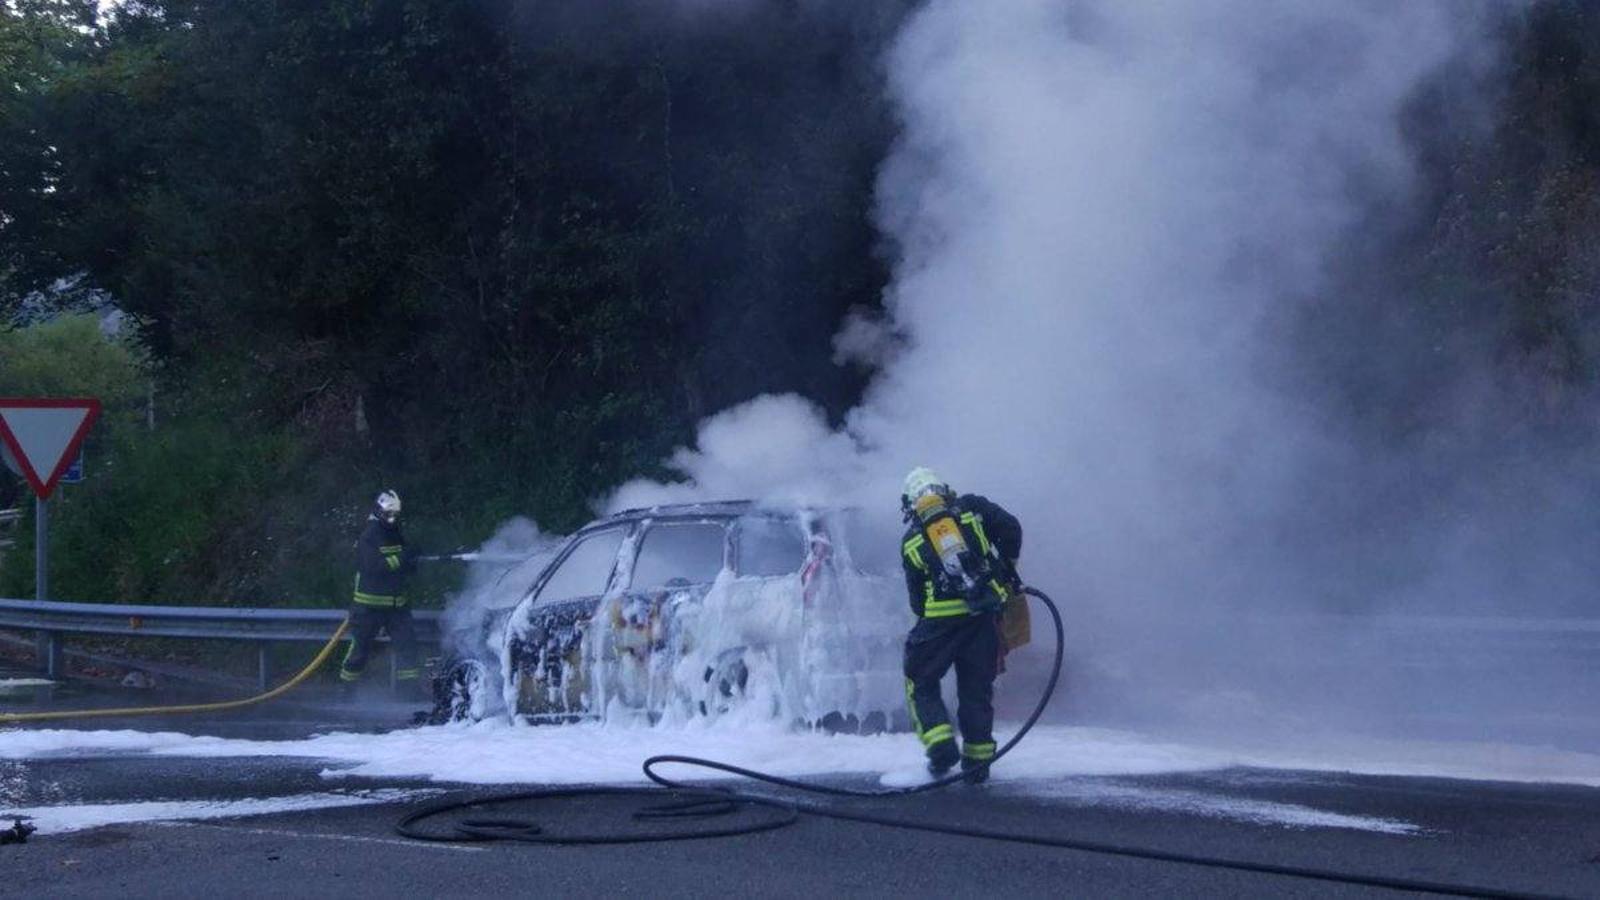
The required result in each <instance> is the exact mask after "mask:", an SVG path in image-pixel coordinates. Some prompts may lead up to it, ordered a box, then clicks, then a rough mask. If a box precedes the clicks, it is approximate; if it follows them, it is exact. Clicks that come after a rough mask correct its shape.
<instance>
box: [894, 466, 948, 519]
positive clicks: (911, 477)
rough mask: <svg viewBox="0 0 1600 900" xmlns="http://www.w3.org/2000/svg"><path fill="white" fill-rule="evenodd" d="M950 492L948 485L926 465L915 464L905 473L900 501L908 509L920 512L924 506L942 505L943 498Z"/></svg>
mask: <svg viewBox="0 0 1600 900" xmlns="http://www.w3.org/2000/svg"><path fill="white" fill-rule="evenodd" d="M949 493H950V485H948V484H945V481H944V479H943V478H940V477H939V476H938V474H937V473H936V472H934V471H933V470H932V469H930V468H927V467H926V466H917V467H916V468H915V469H912V470H911V472H910V474H908V475H906V484H905V487H904V488H902V489H901V491H900V498H901V502H902V503H903V504H904V506H905V508H906V509H907V510H908V511H909V510H913V509H915V510H917V511H918V512H922V511H923V509H924V507H927V506H932V505H943V503H944V498H945V497H946V496H947V495H949Z"/></svg>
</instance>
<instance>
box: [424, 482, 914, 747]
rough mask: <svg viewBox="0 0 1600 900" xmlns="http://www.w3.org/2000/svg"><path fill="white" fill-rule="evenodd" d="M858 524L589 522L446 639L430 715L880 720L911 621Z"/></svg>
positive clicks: (891, 723)
mask: <svg viewBox="0 0 1600 900" xmlns="http://www.w3.org/2000/svg"><path fill="white" fill-rule="evenodd" d="M868 530H869V529H868V528H867V526H866V524H865V523H864V522H863V521H862V520H861V519H860V517H859V516H857V515H855V514H854V513H852V512H850V511H846V510H814V509H797V510H774V509H766V508H762V507H759V506H757V505H756V504H753V503H750V502H747V501H738V502H725V503H712V504H690V505H676V506H660V507H652V508H648V509H635V510H628V511H626V512H621V513H617V514H615V515H611V516H608V517H606V518H603V519H600V520H598V521H595V522H593V523H591V524H589V525H588V526H586V527H584V528H583V529H581V530H580V531H578V532H577V533H575V534H573V535H572V536H571V537H569V538H567V539H566V540H565V541H564V542H563V543H562V544H561V545H560V547H559V549H557V550H556V551H555V553H554V554H553V556H549V557H547V558H546V559H545V560H540V561H539V562H538V563H537V564H536V565H528V566H524V567H522V568H521V569H513V570H512V571H511V572H510V573H508V574H507V576H505V577H507V578H513V579H521V580H524V581H527V582H528V584H527V587H526V590H525V591H521V592H519V593H518V594H517V596H519V598H520V599H517V600H516V601H515V602H514V603H508V604H506V605H504V606H503V607H502V608H500V609H495V610H490V611H488V612H485V613H483V614H482V615H481V616H480V617H479V618H478V620H477V621H471V622H467V623H465V624H464V625H463V626H461V627H460V629H458V630H460V631H464V633H465V637H464V638H463V637H461V636H460V635H458V637H457V638H456V640H455V644H456V647H455V653H454V655H453V657H452V658H449V659H447V661H446V662H445V664H444V665H443V666H441V667H440V668H439V670H438V672H437V674H436V676H435V679H434V691H435V700H436V709H435V713H434V721H448V720H462V719H478V718H482V717H484V716H486V715H490V714H493V713H496V712H505V713H508V714H510V715H512V716H514V717H516V718H517V719H519V720H521V721H525V722H566V721H575V720H580V719H595V718H607V719H612V718H641V719H645V720H648V721H659V720H663V719H665V720H683V719H688V718H693V717H708V718H715V717H721V716H727V715H734V714H737V715H741V716H750V717H755V718H761V719H774V720H779V721H798V722H805V723H809V724H813V725H821V726H825V727H830V728H838V729H843V730H861V729H865V730H879V729H883V728H892V727H895V726H896V725H897V724H899V723H900V721H901V719H902V718H903V716H904V712H903V707H904V680H903V678H902V676H901V673H900V644H901V641H902V640H903V638H904V635H905V631H906V628H907V627H908V626H909V625H910V623H911V614H910V611H909V610H908V608H907V605H906V602H905V595H904V592H905V588H904V580H903V577H902V576H901V575H900V574H899V566H898V564H897V562H898V561H897V558H895V557H894V555H893V551H894V550H895V549H897V543H896V542H895V538H894V537H892V536H891V537H890V538H889V539H888V540H887V542H885V541H882V540H867V539H866V538H865V534H866V532H867V531H868ZM880 544H883V545H884V546H887V547H888V550H889V552H888V555H887V557H886V556H885V554H884V553H883V552H882V551H881V549H880V548H879V546H878V545H880ZM858 545H859V546H860V547H865V548H868V550H869V551H870V552H868V553H857V552H853V551H855V550H856V549H857V548H858ZM502 595H503V596H509V594H507V593H506V592H504V591H502Z"/></svg>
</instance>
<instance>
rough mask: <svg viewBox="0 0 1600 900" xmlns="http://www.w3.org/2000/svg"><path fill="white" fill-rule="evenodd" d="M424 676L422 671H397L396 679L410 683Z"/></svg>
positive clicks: (395, 673) (395, 671)
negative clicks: (421, 675)
mask: <svg viewBox="0 0 1600 900" xmlns="http://www.w3.org/2000/svg"><path fill="white" fill-rule="evenodd" d="M420 674H422V670H421V669H395V670H394V677H395V679H396V680H398V681H409V680H411V679H413V678H416V677H417V676H418V675H420Z"/></svg>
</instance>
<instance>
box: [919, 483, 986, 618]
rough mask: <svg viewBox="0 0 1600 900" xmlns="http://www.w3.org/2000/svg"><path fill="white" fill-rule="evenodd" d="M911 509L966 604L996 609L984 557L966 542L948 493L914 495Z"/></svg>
mask: <svg viewBox="0 0 1600 900" xmlns="http://www.w3.org/2000/svg"><path fill="white" fill-rule="evenodd" d="M913 510H914V512H915V513H916V516H917V518H918V519H919V520H920V521H921V522H922V530H923V533H924V534H926V535H927V537H928V544H929V545H930V546H931V547H933V552H934V553H935V554H936V555H937V556H938V557H939V563H940V566H941V567H942V568H943V569H944V573H945V575H946V576H947V577H948V578H949V579H950V581H951V583H952V585H953V586H954V587H956V588H957V589H958V590H959V591H960V592H961V595H962V597H963V598H965V599H966V601H967V605H968V606H970V607H971V608H972V609H973V610H975V611H984V610H993V609H998V608H999V606H1000V598H999V597H998V596H996V595H995V594H994V593H993V592H992V591H990V590H989V580H990V577H991V575H990V566H989V564H988V561H987V560H985V559H984V558H983V557H982V556H981V555H980V554H979V553H978V552H976V551H975V550H974V549H973V548H972V547H971V546H970V545H969V544H968V543H967V539H966V536H965V535H963V534H962V533H961V524H960V522H959V521H957V519H956V510H955V509H953V508H952V507H951V505H950V503H949V502H948V497H947V496H946V495H943V494H937V493H930V494H926V495H924V496H922V497H919V498H918V499H917V501H916V503H915V504H914V505H913Z"/></svg>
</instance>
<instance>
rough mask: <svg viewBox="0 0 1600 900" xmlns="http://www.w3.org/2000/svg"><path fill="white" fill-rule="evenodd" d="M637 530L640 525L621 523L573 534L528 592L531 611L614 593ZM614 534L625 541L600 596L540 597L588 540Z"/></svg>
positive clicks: (619, 543)
mask: <svg viewBox="0 0 1600 900" xmlns="http://www.w3.org/2000/svg"><path fill="white" fill-rule="evenodd" d="M637 529H638V524H637V523H634V522H619V523H616V524H614V525H607V526H604V527H601V528H595V529H591V530H585V531H580V532H578V533H577V534H575V535H573V536H572V538H571V540H569V541H567V545H566V546H565V547H562V548H561V552H560V553H559V554H557V555H556V558H555V559H553V560H551V561H550V564H549V565H548V566H545V567H544V571H542V572H540V573H539V577H538V578H537V579H535V581H534V583H533V587H531V588H529V589H528V593H527V598H528V600H527V602H528V604H529V607H530V608H531V609H539V608H541V607H545V606H551V605H554V604H557V603H576V602H579V601H582V600H593V599H596V598H599V597H604V596H606V595H607V594H610V593H611V592H612V591H613V590H615V588H616V585H617V583H618V582H617V573H618V572H619V571H620V567H619V566H618V562H619V560H620V559H621V557H622V551H623V550H624V549H626V548H627V546H628V539H629V537H630V536H632V535H633V534H635V533H636V532H637ZM612 532H615V533H617V534H620V535H621V539H620V540H619V541H618V542H617V550H616V552H615V553H613V554H612V558H611V571H610V573H609V574H608V575H607V576H606V583H605V585H604V586H603V587H602V588H601V589H600V592H599V593H597V594H580V595H578V596H576V597H563V598H562V599H560V600H545V599H544V598H543V597H541V596H540V594H542V593H543V592H544V588H545V585H547V584H549V583H550V579H551V577H552V576H554V575H555V573H556V570H557V569H559V568H561V567H562V566H563V565H565V564H566V562H567V558H568V557H570V556H571V555H572V554H573V553H574V552H575V551H576V550H577V549H578V547H579V546H580V545H582V544H583V543H584V542H586V541H588V540H591V539H593V538H597V537H600V536H601V535H606V534H610V533H612ZM630 572H631V568H630Z"/></svg>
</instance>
